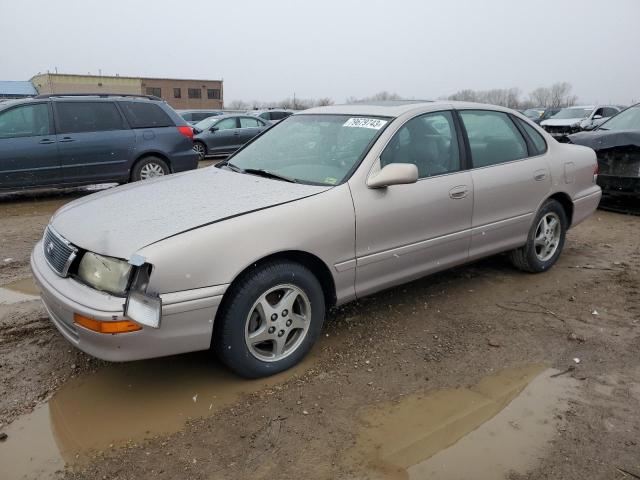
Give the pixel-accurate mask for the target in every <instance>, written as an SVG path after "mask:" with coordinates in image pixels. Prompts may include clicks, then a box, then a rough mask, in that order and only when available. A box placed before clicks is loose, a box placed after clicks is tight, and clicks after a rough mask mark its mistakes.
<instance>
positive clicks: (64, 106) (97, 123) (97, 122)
mask: <svg viewBox="0 0 640 480" xmlns="http://www.w3.org/2000/svg"><path fill="white" fill-rule="evenodd" d="M54 105H55V110H56V115H57V122H58V130H59V132H60V133H82V132H102V131H109V130H122V129H123V128H124V126H123V122H122V117H121V115H120V112H119V111H118V108H117V107H116V105H115V103H113V102H55V103H54Z"/></svg>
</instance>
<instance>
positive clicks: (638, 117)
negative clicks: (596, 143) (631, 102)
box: [600, 105, 640, 130]
mask: <svg viewBox="0 0 640 480" xmlns="http://www.w3.org/2000/svg"><path fill="white" fill-rule="evenodd" d="M600 130H640V105H635V106H633V107H629V108H627V109H626V110H625V111H623V112H620V113H619V114H618V115H616V116H615V117H613V118H611V119H610V120H609V121H608V122H605V123H603V124H602V126H601V127H600Z"/></svg>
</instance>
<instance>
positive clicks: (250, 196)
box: [51, 167, 332, 259]
mask: <svg viewBox="0 0 640 480" xmlns="http://www.w3.org/2000/svg"><path fill="white" fill-rule="evenodd" d="M330 188H332V187H325V186H315V185H302V184H294V183H289V182H284V181H280V180H274V179H269V178H263V177H257V176H255V175H247V174H241V173H235V172H231V171H228V170H221V169H219V168H215V167H208V168H203V169H200V170H194V171H190V172H184V173H179V174H175V175H169V176H166V177H160V178H157V179H153V180H145V181H142V182H136V183H132V184H129V185H125V186H122V187H116V188H113V189H110V190H106V191H104V192H100V193H96V194H93V195H89V196H87V197H84V198H81V199H78V200H75V201H73V202H71V203H68V204H67V205H65V206H64V207H62V208H61V209H59V210H58V211H57V212H56V213H55V215H54V216H53V218H52V219H51V225H52V226H53V228H54V229H55V230H56V231H57V232H58V233H59V234H60V235H62V236H63V237H64V238H66V239H67V240H68V241H70V242H71V243H73V244H74V245H76V246H78V247H80V248H83V249H86V250H90V251H92V252H96V253H99V254H102V255H108V256H112V257H118V258H125V259H130V258H131V256H132V255H133V254H134V253H135V252H136V251H138V250H139V249H140V248H142V247H145V246H147V245H149V244H151V243H155V242H157V241H159V240H162V239H164V238H167V237H171V236H173V235H176V234H179V233H181V232H185V231H187V230H191V229H193V228H197V227H200V226H202V225H206V224H210V223H215V222H219V221H221V220H224V219H227V218H232V217H236V216H238V215H243V214H246V213H250V212H253V211H256V210H262V209H265V208H269V207H273V206H276V205H280V204H283V203H288V202H292V201H294V200H299V199H302V198H305V197H308V196H311V195H316V194H318V193H321V192H323V191H326V190H328V189H330Z"/></svg>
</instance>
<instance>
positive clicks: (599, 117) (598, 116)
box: [593, 115, 602, 120]
mask: <svg viewBox="0 0 640 480" xmlns="http://www.w3.org/2000/svg"><path fill="white" fill-rule="evenodd" d="M601 118H602V115H594V116H593V119H594V120H600V119H601Z"/></svg>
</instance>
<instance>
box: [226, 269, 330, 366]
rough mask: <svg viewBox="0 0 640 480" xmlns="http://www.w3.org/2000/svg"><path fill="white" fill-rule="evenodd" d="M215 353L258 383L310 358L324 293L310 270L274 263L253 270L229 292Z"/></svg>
mask: <svg viewBox="0 0 640 480" xmlns="http://www.w3.org/2000/svg"><path fill="white" fill-rule="evenodd" d="M220 308H221V310H220V312H219V314H218V316H217V318H216V321H215V325H214V333H213V349H214V351H215V352H216V354H217V355H218V357H219V358H220V360H221V361H222V362H223V363H224V364H225V365H227V366H228V367H229V368H230V369H231V370H233V371H234V372H236V373H237V374H238V375H241V376H243V377H247V378H258V377H265V376H268V375H273V374H275V373H278V372H281V371H283V370H286V369H288V368H290V367H292V366H294V365H295V364H297V363H298V362H300V360H302V359H303V358H304V356H305V355H306V354H307V353H308V352H309V350H310V349H311V347H312V346H313V344H314V343H315V341H316V340H317V338H318V336H319V335H320V331H321V329H322V324H323V322H324V314H325V302H324V293H323V291H322V286H321V285H320V282H319V281H318V279H317V278H316V277H315V275H314V274H313V273H312V272H311V271H310V270H309V269H308V268H307V267H305V266H304V265H301V264H299V263H295V262H290V261H273V262H269V263H265V264H263V265H259V266H258V267H257V268H255V269H252V270H249V271H248V272H247V273H246V274H244V275H243V277H242V278H240V279H239V280H238V281H237V282H236V284H234V285H233V286H232V287H231V291H229V292H227V297H226V298H225V300H224V301H223V304H222V305H221V307H220Z"/></svg>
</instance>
